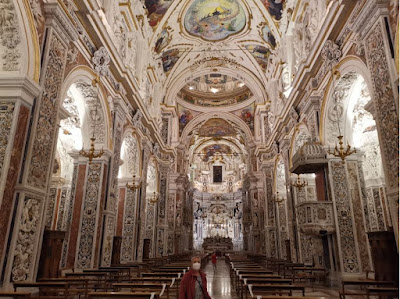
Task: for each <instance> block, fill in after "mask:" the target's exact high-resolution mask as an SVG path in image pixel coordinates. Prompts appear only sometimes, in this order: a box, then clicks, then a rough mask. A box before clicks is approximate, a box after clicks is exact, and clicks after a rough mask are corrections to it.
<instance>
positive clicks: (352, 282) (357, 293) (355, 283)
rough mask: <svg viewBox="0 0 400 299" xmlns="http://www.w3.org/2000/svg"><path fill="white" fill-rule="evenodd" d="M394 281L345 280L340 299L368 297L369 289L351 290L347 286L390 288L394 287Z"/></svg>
mask: <svg viewBox="0 0 400 299" xmlns="http://www.w3.org/2000/svg"><path fill="white" fill-rule="evenodd" d="M394 285H395V282H394V281H378V280H373V279H343V280H342V289H341V291H340V292H339V298H343V299H345V298H346V295H349V296H364V297H366V296H367V289H359V290H349V289H348V288H346V286H359V287H365V288H368V287H390V286H394Z"/></svg>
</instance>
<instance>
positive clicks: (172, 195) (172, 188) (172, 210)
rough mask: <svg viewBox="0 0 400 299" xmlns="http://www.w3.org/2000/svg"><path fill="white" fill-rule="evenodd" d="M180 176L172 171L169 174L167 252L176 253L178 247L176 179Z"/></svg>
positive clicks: (169, 253)
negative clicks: (176, 244) (176, 243)
mask: <svg viewBox="0 0 400 299" xmlns="http://www.w3.org/2000/svg"><path fill="white" fill-rule="evenodd" d="M178 176H179V174H177V173H171V174H170V175H169V176H168V179H169V182H168V202H167V207H168V210H167V223H168V235H167V254H168V255H171V254H174V253H175V252H176V251H177V250H178V249H177V248H175V226H176V221H177V217H176V215H177V213H176V206H177V201H176V200H177V185H176V179H177V177H178Z"/></svg>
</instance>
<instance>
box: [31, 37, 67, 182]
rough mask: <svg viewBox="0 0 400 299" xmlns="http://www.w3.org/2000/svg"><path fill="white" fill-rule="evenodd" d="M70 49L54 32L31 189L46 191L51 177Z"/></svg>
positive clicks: (35, 139) (38, 121)
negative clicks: (58, 116) (61, 98)
mask: <svg viewBox="0 0 400 299" xmlns="http://www.w3.org/2000/svg"><path fill="white" fill-rule="evenodd" d="M66 53H67V47H66V46H65V45H64V43H63V42H61V40H60V39H59V37H58V36H57V35H56V34H55V33H54V32H53V34H50V36H49V37H48V47H47V51H46V52H45V53H44V56H45V57H47V60H46V62H45V67H44V68H43V69H44V72H43V74H42V82H43V93H42V97H41V99H40V101H39V102H38V108H37V109H38V111H39V113H38V115H37V118H36V121H34V123H36V124H37V126H36V128H35V134H34V136H33V147H32V156H31V159H30V165H29V171H28V174H27V182H28V184H29V185H30V186H32V187H35V188H39V189H45V188H46V186H47V182H48V177H49V173H51V172H50V171H49V168H50V165H51V159H49V157H52V152H53V147H54V139H55V135H56V132H57V129H58V128H57V126H56V121H57V111H58V106H59V101H60V88H61V83H62V79H63V75H64V69H65V63H66V56H67V55H66Z"/></svg>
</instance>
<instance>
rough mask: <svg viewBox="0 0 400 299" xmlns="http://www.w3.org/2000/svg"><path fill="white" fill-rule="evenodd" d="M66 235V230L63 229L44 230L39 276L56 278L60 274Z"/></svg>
mask: <svg viewBox="0 0 400 299" xmlns="http://www.w3.org/2000/svg"><path fill="white" fill-rule="evenodd" d="M64 237H65V232H63V231H53V230H45V231H44V235H43V244H42V252H41V255H40V262H39V270H38V278H55V277H58V276H59V271H60V260H61V251H62V245H63V242H64Z"/></svg>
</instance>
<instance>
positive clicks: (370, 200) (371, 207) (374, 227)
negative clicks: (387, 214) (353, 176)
mask: <svg viewBox="0 0 400 299" xmlns="http://www.w3.org/2000/svg"><path fill="white" fill-rule="evenodd" d="M366 194H367V205H368V216H369V217H368V219H369V223H370V226H369V231H371V232H373V231H379V225H378V217H377V214H376V210H375V201H374V194H373V192H372V188H368V189H367V190H366Z"/></svg>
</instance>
